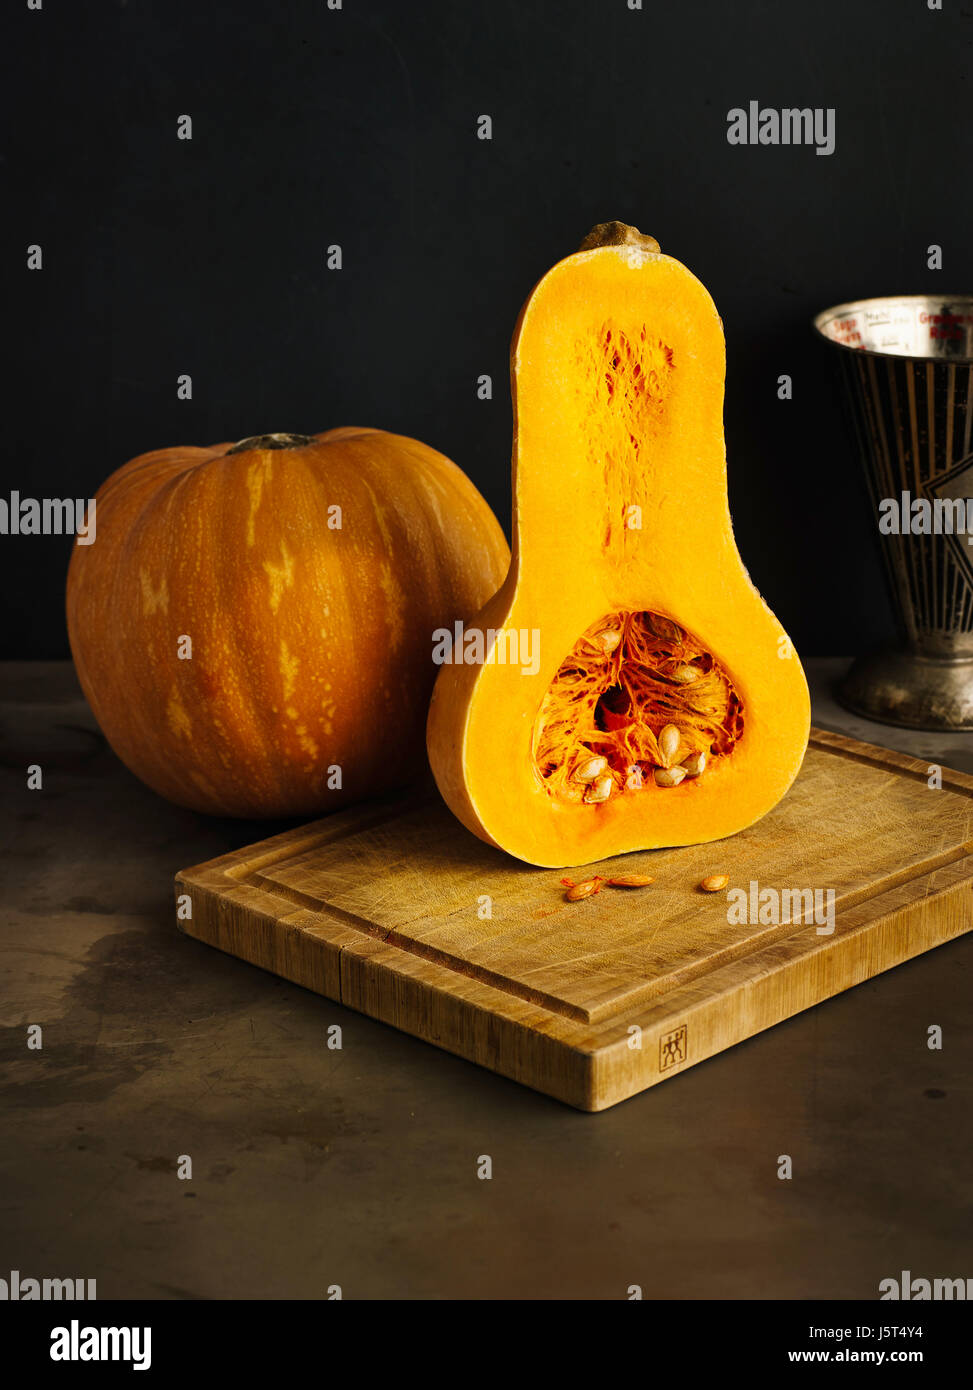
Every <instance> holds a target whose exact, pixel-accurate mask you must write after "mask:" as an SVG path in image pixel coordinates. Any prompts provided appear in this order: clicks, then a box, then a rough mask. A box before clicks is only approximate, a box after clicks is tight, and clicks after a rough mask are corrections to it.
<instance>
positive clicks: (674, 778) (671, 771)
mask: <svg viewBox="0 0 973 1390" xmlns="http://www.w3.org/2000/svg"><path fill="white" fill-rule="evenodd" d="M685 775H686V769H685V768H684V767H657V768H656V770H655V772H653V774H652V776H653V777H654V778H655V784H656V786H657V787H678V786H679V783H680V782H681V781H682V780H683V778H684V777H685Z"/></svg>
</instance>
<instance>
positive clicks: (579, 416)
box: [427, 234, 810, 867]
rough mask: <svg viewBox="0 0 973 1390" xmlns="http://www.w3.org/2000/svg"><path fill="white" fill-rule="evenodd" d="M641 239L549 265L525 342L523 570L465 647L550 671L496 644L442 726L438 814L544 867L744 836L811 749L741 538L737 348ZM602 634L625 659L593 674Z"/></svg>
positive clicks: (433, 723) (452, 676)
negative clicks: (699, 761)
mask: <svg viewBox="0 0 973 1390" xmlns="http://www.w3.org/2000/svg"><path fill="white" fill-rule="evenodd" d="M635 237H636V238H637V239H633V240H632V241H630V242H629V243H627V244H621V245H604V244H601V245H599V244H595V245H594V246H593V249H589V250H583V251H581V252H579V253H577V254H576V255H573V256H569V257H568V258H567V259H566V260H563V261H561V262H560V263H559V264H558V265H556V266H555V267H554V268H553V269H552V270H551V271H550V272H549V273H548V274H547V275H546V276H545V277H544V278H543V279H542V280H541V282H540V283H539V285H538V286H537V287H536V288H535V290H534V291H533V293H532V294H531V296H530V298H529V299H528V301H527V303H526V305H525V306H524V308H523V310H522V312H521V315H520V319H519V322H518V325H517V328H516V330H515V334H514V340H513V347H512V351H511V375H512V384H513V401H514V446H513V475H514V545H513V560H512V563H511V568H510V572H509V574H508V577H507V580H506V583H505V584H504V585H503V587H502V589H501V590H500V591H499V593H498V594H496V595H495V597H494V598H493V599H492V600H491V601H490V602H489V603H488V604H487V606H486V608H485V609H484V610H483V612H482V613H481V614H480V615H479V617H478V618H477V619H476V620H475V622H474V624H473V626H475V627H477V628H480V629H482V630H484V631H489V630H494V631H496V630H504V631H505V632H506V633H509V632H510V631H511V630H515V631H517V632H518V634H519V633H522V632H526V633H528V634H530V633H536V634H537V639H539V652H538V661H537V662H536V667H537V669H536V670H535V671H532V670H530V669H529V666H530V663H527V662H524V661H520V662H519V663H518V664H513V663H511V662H510V661H507V660H502V659H500V658H501V656H503V655H509V647H507V646H505V644H504V643H501V644H498V647H497V649H496V651H495V652H494V654H493V659H491V660H489V661H487V662H486V663H484V664H480V665H468V664H461V663H458V662H457V663H455V664H450V665H444V666H443V668H442V670H441V672H440V675H439V677H438V679H437V683H436V687H435V691H434V694H433V700H432V705H431V708H430V715H429V723H428V729H427V746H428V751H429V757H430V762H431V765H432V768H433V772H434V774H435V776H436V780H437V782H438V784H439V787H440V790H441V791H442V793H443V796H444V797H445V799H446V801H447V803H448V804H449V805H450V807H451V808H452V809H453V811H454V812H455V814H456V815H457V816H458V817H459V818H460V820H461V821H462V822H463V823H464V824H465V825H466V826H468V827H469V829H470V830H472V831H473V832H474V833H475V834H476V835H478V836H479V837H480V838H481V839H483V840H486V841H487V842H488V843H491V844H494V845H497V846H499V847H500V848H501V849H504V850H506V851H507V852H508V853H510V854H512V855H514V856H516V857H517V858H519V859H522V860H525V861H526V862H528V863H531V864H537V865H545V866H556V867H562V866H568V865H579V864H587V863H591V862H594V861H596V860H600V859H603V858H606V857H609V856H612V855H616V854H621V853H625V852H628V851H632V850H640V849H651V848H656V847H661V846H675V845H686V844H695V843H701V842H704V841H709V840H717V839H720V838H722V837H724V836H727V835H732V834H734V833H735V832H737V831H739V830H742V829H743V828H744V827H746V826H748V825H751V824H753V823H754V822H755V821H756V820H758V819H759V818H760V817H761V816H763V815H765V814H766V813H767V812H768V811H769V810H770V809H771V808H772V807H773V806H774V805H776V803H777V802H778V801H779V800H780V798H781V797H782V796H783V795H784V793H785V792H786V791H787V789H788V787H789V786H790V785H791V783H792V782H793V780H794V778H795V776H796V775H797V772H798V770H799V768H800V765H801V761H802V759H803V756H804V751H805V748H806V745H807V737H808V729H809V720H810V704H809V698H808V691H807V683H806V681H805V678H804V673H803V671H802V669H801V665H800V662H799V660H798V658H797V655H796V653H794V650H793V647H792V646H791V644H790V642H789V639H788V638H787V636H786V634H785V632H784V630H783V628H782V627H781V625H780V623H779V622H778V621H777V619H776V618H775V617H774V615H773V614H772V613H771V611H770V609H769V608H768V607H767V605H766V604H765V603H764V601H763V599H762V598H761V597H760V595H759V594H758V593H757V591H756V589H755V588H754V586H753V584H752V583H751V581H750V578H749V576H748V574H747V572H746V570H745V569H744V566H743V563H742V561H741V559H740V556H739V553H738V551H737V548H736V544H735V541H734V538H733V529H732V524H731V520H730V513H729V507H728V503H727V490H726V457H725V448H724V441H723V382H724V374H725V347H724V339H723V331H722V324H721V322H720V319H719V317H718V315H717V312H716V308H715V306H714V304H713V301H712V299H711V298H710V296H709V294H708V293H707V291H706V289H705V288H704V287H703V285H702V284H701V283H700V282H699V281H698V280H697V279H696V278H695V276H693V275H692V274H691V273H690V272H689V271H688V270H687V269H686V268H685V266H683V265H681V264H680V263H679V262H678V261H676V260H674V259H672V258H671V257H669V256H666V255H663V254H661V253H660V252H659V251H658V250H657V249H652V248H654V247H655V246H656V244H655V243H654V242H651V241H650V240H649V239H647V238H642V237H640V236H638V234H635ZM587 244H591V243H590V241H589V243H587ZM606 629H607V630H609V631H613V632H615V633H617V634H619V636H618V642H617V645H616V646H615V647H614V650H612V651H608V652H601V653H600V654H599V652H598V646H597V643H598V635H599V633H602V632H604V631H605V630H606ZM659 634H662V636H659ZM537 639H535V640H537ZM593 639H594V646H592V640H593ZM615 640H616V639H615V638H614V637H612V638H611V642H615ZM686 668H691V669H689V671H688V674H687V669H686ZM576 690H580V695H579V696H578V697H576V696H575V694H574V693H573V692H574V691H576ZM667 724H674V725H675V726H676V727H677V728H678V729H679V731H680V743H679V751H678V754H677V755H676V759H677V761H679V762H681V761H683V760H685V759H686V758H687V757H688V756H689V755H691V754H692V753H694V752H703V753H705V755H706V759H707V761H706V765H705V768H704V770H703V772H702V773H701V774H700V775H698V776H688V775H687V776H685V778H684V780H682V781H681V782H680V783H679V785H676V786H660V785H657V783H656V781H655V777H654V769H655V768H657V767H661V768H663V769H664V768H665V767H666V766H668V765H669V764H668V763H667V760H666V759H665V757H664V756H663V755H662V754H661V753H659V751H658V750H659V738H658V736H659V734H660V733H661V732H662V730H663V729H664V728H665V726H666V725H667ZM559 755H560V762H559ZM584 755H587V756H589V757H590V756H595V757H597V756H604V757H605V758H606V761H607V762H608V765H609V766H608V773H609V775H611V776H613V777H614V782H613V785H612V787H611V791H610V795H609V796H608V799H607V800H605V801H602V802H600V803H598V802H591V801H588V800H585V799H584V798H585V795H586V793H587V787H588V785H590V784H585V783H580V784H579V783H578V781H577V779H576V777H575V776H574V769H576V767H577V766H578V765H579V761H580V760H582V758H583V756H584ZM630 769H634V771H631V772H630V775H628V776H626V772H627V771H629V770H630ZM677 775H678V774H677Z"/></svg>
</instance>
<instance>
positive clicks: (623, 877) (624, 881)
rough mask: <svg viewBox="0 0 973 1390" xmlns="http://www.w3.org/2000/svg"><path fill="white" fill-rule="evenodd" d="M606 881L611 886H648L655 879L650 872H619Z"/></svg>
mask: <svg viewBox="0 0 973 1390" xmlns="http://www.w3.org/2000/svg"><path fill="white" fill-rule="evenodd" d="M606 882H607V884H608V887H609V888H647V887H648V886H649V884H650V883H655V879H654V878H650V877H649V875H648V874H619V875H618V877H617V878H609V879H607V880H606Z"/></svg>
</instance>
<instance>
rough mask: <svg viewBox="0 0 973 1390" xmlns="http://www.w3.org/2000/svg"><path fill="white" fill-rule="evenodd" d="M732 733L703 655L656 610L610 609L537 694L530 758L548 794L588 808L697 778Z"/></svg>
mask: <svg viewBox="0 0 973 1390" xmlns="http://www.w3.org/2000/svg"><path fill="white" fill-rule="evenodd" d="M742 733H743V705H742V702H741V700H740V697H739V695H738V694H737V692H736V690H735V689H734V687H733V683H732V681H731V680H730V677H729V675H728V674H727V672H726V671H725V670H724V668H723V667H722V666H721V665H720V663H719V662H718V661H717V660H716V658H715V657H714V656H713V655H712V653H710V652H707V651H706V650H705V648H704V647H703V646H702V645H701V643H699V642H698V641H697V640H696V639H695V638H694V637H693V636H692V635H691V634H690V633H688V632H687V631H686V630H685V629H684V628H682V627H680V626H679V624H678V623H675V622H673V620H672V619H671V618H666V617H663V616H662V615H661V614H659V613H638V612H636V613H612V614H610V615H609V616H608V617H605V618H602V619H600V620H599V621H598V622H597V623H594V624H593V625H592V626H591V627H590V628H589V629H588V631H587V632H585V633H584V634H583V635H582V637H581V638H580V639H579V641H578V642H576V643H575V646H574V649H573V650H572V651H571V653H570V655H569V656H568V657H567V658H566V660H565V661H563V662H562V664H561V667H560V669H559V670H558V672H557V675H556V676H555V678H554V681H553V683H552V684H551V686H550V688H549V689H548V691H547V694H546V695H545V696H544V700H543V702H542V704H541V708H540V711H539V713H538V716H537V719H536V720H535V722H534V730H533V748H534V763H535V767H536V769H537V772H538V774H539V776H540V778H541V780H542V782H543V783H544V785H545V787H546V788H547V790H548V792H549V793H550V794H551V795H552V796H553V797H555V798H557V799H558V800H560V801H563V802H566V803H573V804H583V805H585V806H587V807H590V808H591V809H592V810H595V809H597V807H598V806H601V805H604V804H605V803H606V802H608V801H614V800H616V799H617V798H618V797H619V796H625V797H630V796H650V795H652V794H653V793H654V792H659V793H660V794H661V793H668V794H671V791H670V789H671V788H674V787H678V786H680V785H682V784H685V783H691V782H692V781H694V780H696V779H699V778H702V777H704V776H705V775H706V773H707V770H708V769H711V768H712V767H713V766H714V764H715V763H716V762H717V761H718V760H719V759H721V758H726V757H729V756H730V755H731V754H732V752H733V747H734V744H735V743H736V742H737V740H738V739H739V738H740V736H741V734H742Z"/></svg>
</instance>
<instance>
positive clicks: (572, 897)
mask: <svg viewBox="0 0 973 1390" xmlns="http://www.w3.org/2000/svg"><path fill="white" fill-rule="evenodd" d="M561 882H562V883H566V884H568V885H569V887H568V891H567V892H566V893H565V895H564V896H565V898H567V900H568V902H569V903H577V902H580V901H581V900H582V898H590V897H593V896H594V894H595V893H597V892H598V891H599V889H600V888H601V884H602V880H601V879H600V878H589V879H586V880H585V882H584V883H572V882H571V880H570V879H569V878H562V879H561Z"/></svg>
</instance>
